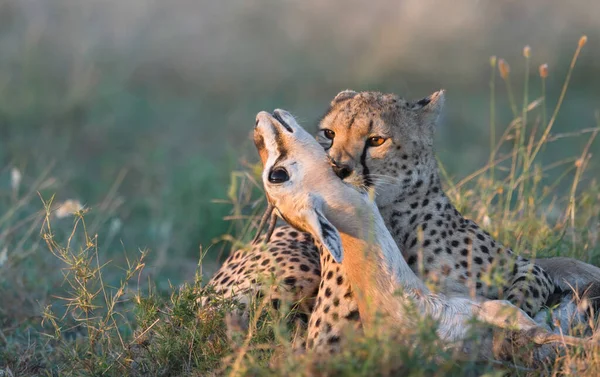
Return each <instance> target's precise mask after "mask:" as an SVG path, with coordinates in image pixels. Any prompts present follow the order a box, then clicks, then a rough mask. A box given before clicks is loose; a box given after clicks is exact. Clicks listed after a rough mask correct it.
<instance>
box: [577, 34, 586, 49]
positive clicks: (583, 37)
mask: <svg viewBox="0 0 600 377" xmlns="http://www.w3.org/2000/svg"><path fill="white" fill-rule="evenodd" d="M586 43H587V35H582V36H581V38H579V48H582V47H583V46H585V44H586Z"/></svg>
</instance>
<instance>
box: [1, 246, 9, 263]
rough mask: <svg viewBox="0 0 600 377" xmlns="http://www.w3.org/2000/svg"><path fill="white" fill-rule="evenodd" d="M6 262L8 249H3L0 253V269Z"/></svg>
mask: <svg viewBox="0 0 600 377" xmlns="http://www.w3.org/2000/svg"><path fill="white" fill-rule="evenodd" d="M7 260H8V249H7V248H6V247H5V248H4V249H2V251H0V267H2V265H3V264H4V263H6V261H7Z"/></svg>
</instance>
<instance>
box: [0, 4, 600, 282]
mask: <svg viewBox="0 0 600 377" xmlns="http://www.w3.org/2000/svg"><path fill="white" fill-rule="evenodd" d="M598 15H600V2H598V1H595V0H594V1H592V0H589V1H586V0H579V1H568V2H566V1H562V0H528V1H475V0H454V1H445V2H440V1H423V0H407V1H392V0H389V1H379V2H364V1H347V0H346V1H330V2H323V1H316V0H303V1H259V0H246V1H234V0H231V1H223V2H216V1H210V2H209V1H178V0H176V1H164V0H126V1H123V0H95V1H91V0H90V1H80V0H45V1H35V0H2V1H0V192H1V193H2V195H1V196H0V215H2V214H3V213H4V214H6V213H7V212H9V210H10V209H11V208H14V206H15V202H18V198H19V197H21V196H23V195H25V193H26V192H27V191H28V190H30V189H32V188H34V189H35V190H37V189H38V188H37V186H36V185H35V184H34V183H35V182H36V180H38V179H40V177H43V179H42V180H43V182H46V183H47V184H43V185H42V186H44V185H45V188H44V187H42V188H43V189H42V190H41V193H42V195H43V196H44V197H45V198H46V199H48V198H49V197H50V195H52V194H54V193H55V194H56V201H63V200H66V199H74V200H79V201H80V202H81V203H83V204H84V205H86V206H88V207H91V208H92V210H93V211H92V214H91V216H92V220H91V221H92V222H93V223H94V224H95V228H94V232H98V234H99V243H100V245H101V253H102V254H101V255H102V258H103V259H105V260H108V259H117V260H120V259H122V258H124V257H123V255H124V253H128V254H129V255H134V254H135V251H136V250H137V249H138V248H149V249H151V250H152V253H151V259H150V263H149V265H148V271H149V273H150V274H151V275H152V278H153V279H155V281H156V282H157V284H159V285H160V284H163V285H164V284H167V283H168V282H173V283H180V282H182V281H185V280H189V279H191V278H192V276H193V273H194V268H195V265H196V261H197V259H198V255H199V251H198V250H199V245H201V244H202V245H204V246H208V245H210V244H211V242H212V241H213V240H214V239H215V238H216V237H218V236H220V235H221V234H223V233H225V232H227V230H228V227H229V224H228V223H227V222H226V221H224V220H223V217H224V216H225V215H227V214H228V213H229V212H230V210H231V206H228V205H227V204H216V203H213V202H212V200H213V199H225V198H226V196H227V195H226V193H227V189H228V187H229V182H230V174H231V171H232V170H234V169H237V168H239V167H240V159H243V158H245V159H248V160H250V161H255V160H256V156H255V151H254V149H253V147H252V145H251V143H250V139H249V133H250V131H251V128H252V125H253V121H254V116H255V114H256V113H257V112H258V111H260V110H271V109H274V108H276V107H280V108H285V109H288V110H290V111H291V112H292V113H293V114H295V115H296V116H298V118H299V119H300V120H301V122H302V124H303V125H304V126H305V127H307V128H308V129H311V130H314V129H315V126H316V122H317V120H318V118H319V116H320V115H321V114H322V113H323V112H324V111H325V109H326V108H327V105H328V103H329V101H330V100H331V98H333V96H334V95H335V94H336V93H337V92H339V91H340V90H343V89H347V88H351V89H354V90H379V91H385V92H394V93H397V94H399V95H401V96H403V97H405V98H412V99H418V98H421V97H424V96H426V95H428V94H429V93H431V92H433V91H435V90H437V89H439V88H445V89H446V90H447V102H446V114H445V118H444V120H443V123H442V127H441V128H440V130H439V131H438V135H437V136H438V141H437V149H438V153H439V156H440V159H441V160H442V161H443V162H444V163H445V165H446V167H447V168H448V171H449V172H450V174H451V175H453V176H458V177H460V176H464V175H466V174H467V173H469V172H471V171H473V170H474V169H476V168H478V167H480V166H482V165H484V164H485V162H486V161H487V158H488V154H489V86H488V82H489V77H490V64H489V57H490V56H492V55H496V56H498V57H502V58H505V59H506V60H507V61H508V62H509V64H510V65H511V81H512V83H513V86H514V88H515V91H516V93H517V102H518V103H519V104H520V103H521V101H522V97H521V93H522V89H521V88H522V82H523V73H524V59H523V57H522V48H523V46H525V45H530V46H531V48H532V68H531V71H532V79H531V89H530V93H531V96H530V97H531V98H532V99H533V98H536V97H537V96H539V94H540V85H539V83H540V80H539V76H538V74H537V67H538V66H539V64H542V63H548V64H549V70H550V75H549V78H548V94H549V96H548V108H550V109H551V108H553V106H554V104H555V103H556V100H557V97H558V94H559V91H560V88H561V85H562V83H563V80H564V76H565V74H566V72H567V68H568V65H569V62H570V59H571V56H572V53H573V51H574V50H575V47H576V46H577V41H578V39H579V37H580V36H581V35H583V34H586V35H588V37H589V40H588V44H587V45H586V46H585V48H584V50H583V53H582V55H581V57H580V60H579V62H578V64H577V68H576V69H575V72H574V75H573V78H572V83H571V85H570V88H569V91H568V94H567V98H566V101H565V104H564V106H563V109H562V111H561V113H560V115H559V118H558V120H557V123H556V126H555V128H554V130H553V131H554V132H570V131H577V130H580V129H584V128H589V127H594V126H595V121H594V112H595V111H596V110H597V109H599V108H600V101H599V99H600V96H599V90H598V88H600V72H599V64H600V63H599V62H600V49H599V46H600V45H599V41H600V21H599V19H598ZM497 93H498V98H499V100H498V115H497V121H498V124H499V126H500V127H501V128H503V127H506V125H507V123H508V122H509V121H510V120H511V119H512V116H511V114H510V111H509V107H508V105H507V103H506V95H505V86H504V85H503V83H502V82H501V81H500V80H498V83H497ZM584 143H585V137H583V138H576V139H567V140H564V141H561V143H560V147H558V146H557V147H556V148H552V146H550V147H549V148H548V149H547V150H546V151H545V153H544V155H543V156H542V160H544V161H549V162H552V161H555V160H560V159H561V158H564V157H567V156H573V155H575V154H577V153H578V152H579V151H580V150H581V148H582V146H583V145H584ZM592 150H593V151H596V152H598V151H599V146H598V143H596V144H595V145H594V146H593V147H592ZM598 167H599V166H598V159H596V158H594V159H592V163H591V166H590V171H592V172H596V173H597V172H598ZM13 168H16V169H18V171H19V172H20V173H21V174H22V175H23V180H22V183H21V186H20V188H19V190H18V191H19V192H18V193H17V195H16V196H15V195H14V193H12V190H11V187H10V181H11V178H10V177H11V171H12V169H13ZM43 182H42V183H43ZM38 183H39V182H38ZM41 208H42V205H41V201H39V200H38V199H37V198H35V200H32V201H31V202H30V203H29V204H28V206H24V207H22V208H21V207H20V209H19V211H17V212H16V213H15V214H13V215H11V216H12V218H13V219H17V220H18V219H27V218H28V217H27V216H30V215H31V213H32V212H34V211H37V210H40V209H41ZM0 218H1V217H0ZM17 220H15V221H13V224H18V222H17ZM58 221H63V222H65V224H66V225H68V226H70V225H71V221H72V219H61V220H58ZM33 225H36V226H37V225H39V224H33ZM68 226H66V227H67V228H68ZM11 229H12V228H11ZM37 229H39V228H37ZM37 229H36V230H35V231H31V232H30V233H29V234H25V233H23V232H22V233H21V236H20V237H21V238H20V239H19V240H20V241H19V243H18V245H19V247H20V249H19V250H21V251H24V252H25V254H24V256H23V257H21V258H20V259H19V258H16V257H15V258H13V266H14V265H17V264H21V265H22V264H24V263H25V264H26V263H31V264H35V263H38V264H39V263H40V259H39V258H38V257H37V255H38V253H44V252H46V251H45V246H44V245H43V244H40V243H39V239H38V238H39V236H38V234H39V232H38V231H37ZM14 233H15V232H12V231H7V232H4V233H2V236H0V252H1V251H2V249H3V246H2V244H3V243H4V244H5V245H14V244H15V243H14V242H13V241H11V240H10V237H11V235H14ZM2 237H3V238H4V239H2ZM21 241H22V243H21ZM11 242H12V243H11ZM21 251H19V252H21ZM16 252H17V251H14V250H13V249H12V247H11V249H10V250H8V255H9V256H10V255H11V253H12V254H15V253H16ZM216 254H217V248H215V249H211V251H210V252H209V257H208V259H209V260H212V261H214V260H215V259H216ZM52 266H53V265H52V264H50V265H48V266H47V269H46V270H44V269H43V268H41V267H39V266H38V267H37V268H36V269H33V270H32V271H33V272H32V274H34V275H35V276H34V277H33V278H35V279H42V277H41V276H40V271H49V270H48V269H51V268H54V267H52ZM207 269H208V271H210V269H211V268H210V266H209V267H208V268H207ZM213 270H214V267H213ZM48 273H49V274H50V273H53V271H49V272H48ZM0 274H2V268H1V267H0ZM24 279H25V280H26V278H24ZM12 284H14V282H13V283H12ZM22 284H23V285H25V286H26V285H27V283H22ZM48 289H51V288H50V287H49V288H48Z"/></svg>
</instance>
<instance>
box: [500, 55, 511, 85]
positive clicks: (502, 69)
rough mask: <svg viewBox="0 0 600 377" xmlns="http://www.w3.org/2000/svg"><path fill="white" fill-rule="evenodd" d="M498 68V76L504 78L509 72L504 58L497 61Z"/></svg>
mask: <svg viewBox="0 0 600 377" xmlns="http://www.w3.org/2000/svg"><path fill="white" fill-rule="evenodd" d="M498 70H499V71H500V76H501V77H502V78H503V79H504V80H506V79H507V78H508V75H509V74H510V66H509V65H508V63H507V62H506V60H504V59H500V60H499V61H498Z"/></svg>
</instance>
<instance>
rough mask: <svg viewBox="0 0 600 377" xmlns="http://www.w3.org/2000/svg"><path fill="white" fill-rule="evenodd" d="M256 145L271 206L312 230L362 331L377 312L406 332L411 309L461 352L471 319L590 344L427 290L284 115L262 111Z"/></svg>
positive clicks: (510, 311) (378, 220)
mask: <svg viewBox="0 0 600 377" xmlns="http://www.w3.org/2000/svg"><path fill="white" fill-rule="evenodd" d="M274 116H275V117H274ZM254 140H255V144H256V146H257V149H258V150H259V152H260V155H261V160H262V163H263V165H264V171H263V174H262V180H263V185H264V187H265V193H266V196H267V198H268V201H269V203H270V205H272V206H273V207H274V208H276V209H277V211H278V214H279V215H280V216H281V217H282V218H284V219H286V221H287V222H288V223H290V224H293V225H294V227H295V228H298V229H302V230H305V231H308V232H310V233H311V235H313V237H314V239H315V240H316V243H317V244H319V245H320V246H321V250H322V251H323V252H324V253H327V254H328V255H331V256H332V257H333V259H334V261H335V262H336V263H338V264H340V265H341V266H343V267H344V269H345V272H346V275H347V276H348V279H349V280H350V281H351V282H352V285H353V286H354V287H355V289H356V294H355V295H354V297H355V299H356V302H357V303H358V307H359V311H360V315H361V317H362V319H363V324H364V326H365V327H367V326H369V327H370V326H371V324H372V323H373V320H374V316H375V315H376V314H379V313H381V314H383V315H384V316H385V318H386V319H390V323H389V325H391V327H392V328H394V329H396V330H402V329H407V328H410V327H412V326H414V324H415V321H416V320H417V318H415V315H414V314H415V312H414V311H413V310H412V309H409V308H413V307H414V308H416V313H417V315H420V316H432V317H433V318H435V319H437V320H438V323H439V327H438V328H437V332H438V334H439V336H440V337H441V338H442V339H444V340H449V341H451V342H458V345H459V347H461V348H462V347H463V346H462V345H460V342H461V341H462V340H464V339H466V337H467V334H468V331H469V329H470V327H471V325H472V321H471V320H472V319H473V318H477V319H479V320H480V321H482V322H484V323H487V324H489V325H492V326H495V327H499V328H501V329H510V330H516V331H515V333H518V336H520V337H522V338H523V341H524V342H526V343H533V344H538V345H543V344H549V343H554V344H560V345H563V344H569V345H583V344H588V343H589V344H593V343H592V342H587V341H585V340H583V339H580V338H575V337H570V336H564V335H563V334H552V333H551V332H549V331H548V330H546V329H543V328H541V327H539V326H538V325H537V324H536V323H535V322H534V321H533V319H532V318H531V317H529V316H527V315H526V314H525V313H524V312H523V311H522V310H519V309H517V308H516V307H515V306H513V305H512V304H511V303H509V302H508V301H504V300H485V299H484V300H482V301H479V300H471V299H469V298H466V297H465V296H462V297H460V296H453V297H447V296H445V295H443V294H436V293H433V292H431V291H430V290H429V289H428V288H427V286H426V285H425V283H424V282H423V281H422V280H421V279H420V278H419V277H417V276H416V274H415V273H414V272H413V271H412V270H411V269H410V267H409V266H408V264H407V263H406V261H405V260H404V258H402V257H401V253H400V250H399V249H398V246H397V245H396V242H395V240H394V239H393V238H392V236H391V234H390V232H389V230H388V229H387V227H386V224H385V223H384V221H383V218H382V217H381V215H380V212H379V210H378V208H377V206H376V205H375V203H374V202H373V201H372V200H371V199H370V198H369V195H367V193H365V192H364V191H362V192H361V191H359V190H356V188H352V187H350V186H349V185H346V184H344V183H342V181H341V180H340V179H338V178H336V177H335V175H334V172H333V171H332V169H331V167H330V166H329V164H328V161H327V159H326V158H324V157H325V151H323V149H321V148H320V147H319V144H317V142H316V141H315V140H314V139H313V138H312V137H311V136H310V135H309V134H308V133H307V132H306V131H305V130H304V129H302V127H300V126H299V125H298V124H297V123H296V121H295V119H294V118H293V117H292V116H291V115H290V114H289V113H288V112H286V111H284V110H279V109H277V110H275V111H274V112H273V115H271V114H269V113H267V112H264V111H262V112H260V113H259V114H258V115H257V124H256V126H255V130H254ZM326 289H328V288H326ZM398 293H399V294H398ZM335 299H336V298H332V299H331V300H335ZM333 310H334V311H335V309H333ZM493 349H494V346H493V345H492V344H491V343H490V342H484V343H483V351H484V355H487V356H489V355H491V354H492V352H493ZM543 353H545V352H543ZM544 358H545V355H543V357H542V358H539V359H538V360H535V361H538V362H539V361H541V360H542V359H544Z"/></svg>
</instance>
